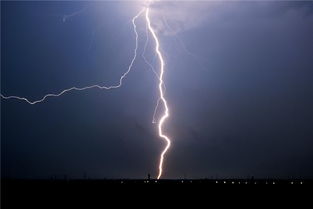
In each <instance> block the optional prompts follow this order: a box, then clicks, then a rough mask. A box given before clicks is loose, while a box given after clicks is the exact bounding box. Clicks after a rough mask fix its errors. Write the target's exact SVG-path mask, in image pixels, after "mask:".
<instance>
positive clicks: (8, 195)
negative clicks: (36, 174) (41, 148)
mask: <svg viewBox="0 0 313 209" xmlns="http://www.w3.org/2000/svg"><path fill="white" fill-rule="evenodd" d="M312 184H313V181H312V180H301V179H293V180H291V179H289V180H287V179H285V180H278V179H177V180H172V179H168V180H166V179H164V180H155V179H150V180H148V179H133V180H129V179H112V180H92V179H85V180H74V179H63V180H61V179H50V180H21V179H2V181H1V206H2V207H1V208H21V206H22V208H34V207H36V208H37V207H39V208H48V207H49V208H50V207H52V206H53V208H63V207H64V206H65V205H63V203H66V204H67V205H69V206H70V208H72V207H73V205H72V204H73V203H75V204H80V201H83V202H85V203H86V202H87V203H88V204H89V202H93V201H94V200H101V202H102V203H106V202H107V201H112V200H114V201H115V200H116V199H117V202H116V203H123V200H124V199H125V197H128V198H129V197H133V196H134V197H135V200H136V199H137V200H139V201H141V200H143V199H145V197H147V198H148V199H151V198H153V197H155V198H157V197H158V196H159V195H160V196H162V197H165V196H167V197H169V196H170V197H172V196H174V195H175V193H176V194H191V195H192V194H199V193H201V194H202V195H203V194H204V195H207V197H210V198H213V197H212V196H211V194H212V193H214V195H216V196H219V197H225V195H226V194H227V193H229V194H231V196H233V197H234V196H235V195H237V194H238V192H234V191H237V189H236V190H228V188H239V187H241V188H243V189H244V190H246V191H248V193H250V195H254V194H255V193H254V191H253V190H250V188H265V189H266V187H268V188H270V191H272V192H273V191H274V195H275V191H277V190H276V189H275V188H278V187H280V185H290V186H289V188H299V187H302V186H305V185H312ZM237 185H239V186H237ZM240 185H243V186H240ZM252 185H253V186H252ZM263 185H264V186H263ZM298 185H299V186H298ZM246 188H249V189H246ZM304 190H305V189H304ZM229 191H231V192H229ZM250 191H251V192H250ZM277 193H278V192H277ZM240 194H241V195H242V193H240ZM264 194H266V195H268V192H266V193H264ZM132 199H133V198H132ZM103 201H104V202H103ZM179 201H184V199H180V200H179ZM61 203H62V207H61V206H60V204H61ZM87 208H90V207H87ZM96 208H98V207H96ZM101 208H103V207H101ZM104 208H105V207H104ZM108 208H112V207H108Z"/></svg>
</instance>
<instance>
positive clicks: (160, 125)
mask: <svg viewBox="0 0 313 209" xmlns="http://www.w3.org/2000/svg"><path fill="white" fill-rule="evenodd" d="M144 12H145V20H146V26H147V28H148V30H149V31H150V33H151V35H152V37H153V39H154V41H155V53H156V54H157V57H158V59H159V62H160V74H159V75H157V73H156V72H155V70H154V68H153V67H152V65H150V64H149V63H148V62H147V60H146V59H145V58H144V56H143V55H142V56H143V58H144V60H145V62H146V63H147V64H148V65H149V66H150V67H151V70H152V71H153V72H154V73H155V74H156V76H157V77H158V80H159V85H158V89H159V94H160V98H159V99H158V102H157V106H156V107H155V111H154V116H153V118H154V117H155V114H156V109H157V108H158V106H159V103H160V102H162V104H163V106H164V113H163V115H162V116H161V118H160V120H159V122H158V133H159V137H160V138H162V139H163V140H165V142H166V146H165V148H164V149H163V151H162V152H161V155H160V159H159V167H158V168H159V173H158V176H157V179H160V178H161V176H162V174H163V164H164V159H165V154H166V153H167V151H168V149H169V148H170V146H171V140H170V138H169V137H168V136H166V135H165V134H164V132H163V125H164V123H165V121H166V119H167V118H168V117H169V108H168V105H167V101H166V99H165V96H164V90H165V89H164V88H165V87H164V81H163V76H164V66H165V63H164V58H163V55H162V53H161V51H160V42H159V38H158V36H157V34H156V32H155V30H154V28H153V27H152V26H151V20H150V8H149V6H148V7H147V8H145V9H143V10H141V11H140V12H139V13H138V14H137V15H136V16H134V17H133V18H132V24H133V30H134V33H135V49H134V56H133V58H132V60H131V63H130V65H129V66H128V69H127V71H126V72H125V73H124V74H123V75H122V76H121V77H120V79H119V83H118V85H112V86H101V85H91V86H86V87H81V88H79V87H71V88H68V89H65V90H63V91H61V92H60V93H57V94H46V95H45V96H43V97H42V98H41V99H39V100H35V101H31V100H29V99H27V98H25V97H19V96H4V95H3V94H0V97H1V98H2V99H16V100H21V101H25V102H27V103H28V104H31V105H34V104H37V103H41V102H43V101H45V100H46V99H47V98H49V97H59V96H62V95H63V94H65V93H67V92H71V91H84V90H88V89H94V88H98V89H106V90H110V89H116V88H119V87H121V86H122V84H123V79H124V78H125V77H126V76H127V75H128V73H129V72H130V71H131V69H132V67H133V64H134V62H135V60H136V58H137V50H138V32H137V25H136V20H137V18H138V17H139V16H141V14H142V13H144ZM146 46H147V42H146V44H145V48H144V50H145V49H146ZM153 121H155V120H154V119H153Z"/></svg>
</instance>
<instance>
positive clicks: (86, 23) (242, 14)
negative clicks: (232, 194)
mask: <svg viewBox="0 0 313 209" xmlns="http://www.w3.org/2000/svg"><path fill="white" fill-rule="evenodd" d="M134 4H135V3H132V2H127V3H125V2H118V3H116V2H102V3H99V2H98V3H96V2H93V3H91V2H1V93H3V94H5V95H19V96H25V97H29V98H31V99H33V100H34V99H38V98H40V97H42V96H43V95H45V94H46V93H51V92H59V91H61V90H62V89H65V88H69V87H72V86H80V87H82V86H87V85H91V84H107V85H111V84H115V83H116V82H117V81H118V79H119V76H120V75H121V74H122V73H123V72H124V71H126V68H127V66H128V64H129V62H130V60H131V57H132V51H133V47H134V34H133V31H132V25H131V18H132V16H134V15H135V14H136V12H138V7H136V6H134ZM179 4H180V3H176V4H175V3H162V4H161V3H159V5H155V6H154V9H153V10H154V11H155V12H154V16H153V19H152V21H155V24H156V25H158V21H159V22H160V20H161V16H162V15H163V16H165V17H166V18H168V23H169V24H170V25H171V26H173V31H169V29H167V30H168V31H166V30H165V29H164V28H162V24H161V25H158V26H156V27H157V28H159V27H160V28H159V36H160V38H161V45H162V50H163V53H164V54H165V59H166V75H165V83H166V97H167V98H168V102H169V106H170V113H171V117H170V119H169V120H168V122H167V123H166V132H167V134H168V135H169V136H171V138H172V139H173V146H172V148H171V150H170V151H169V153H168V155H167V158H166V162H165V171H164V178H180V177H189V178H203V177H247V176H255V177H274V178H276V177H284V178H285V177H287V178H288V177H304V178H312V177H313V108H312V107H313V41H312V37H313V2H233V3H231V2H220V3H218V2H197V3H186V2H185V3H181V5H179ZM164 8H175V11H182V12H177V13H171V14H169V13H166V12H164V11H167V10H166V9H164ZM180 9H181V10H180ZM198 9H199V10H198ZM75 12H78V13H77V14H76V15H73V16H69V18H68V19H67V20H66V21H65V22H63V20H62V19H63V15H65V14H67V15H70V14H73V13H75ZM175 15H176V16H175ZM186 17H187V18H186ZM161 22H162V21H161ZM138 27H139V33H140V42H139V43H140V47H139V53H141V52H142V50H143V45H144V42H145V30H144V29H145V25H144V21H143V19H140V20H139V21H138ZM181 41H182V42H184V44H185V46H184V45H182V43H181ZM186 48H187V49H188V50H189V51H190V52H191V53H192V55H191V54H190V53H188V52H187V51H186ZM152 49H153V44H152V43H151V42H150V44H149V46H148V50H147V55H146V56H147V57H148V58H149V60H151V61H152V60H153V53H152V52H153V51H152ZM156 100H157V79H156V78H155V77H154V74H153V73H151V72H150V71H149V70H148V67H147V66H146V65H145V63H144V62H143V60H142V59H141V57H138V59H137V60H136V62H135V65H134V68H133V71H132V72H131V73H130V74H129V76H128V77H127V78H126V80H125V82H124V85H123V87H122V88H120V89H116V90H112V91H106V90H88V91H84V92H72V93H70V94H66V95H64V96H62V97H59V98H51V99H49V100H47V101H46V102H44V103H41V104H37V105H29V104H27V103H24V102H19V101H16V100H10V101H3V100H2V101H1V161H2V163H1V167H2V175H3V176H5V177H19V178H49V177H51V176H53V175H56V176H58V177H63V175H67V176H69V177H72V178H81V177H83V176H84V174H87V175H88V176H89V177H91V178H104V177H106V178H121V177H125V178H143V177H145V176H146V175H147V173H151V175H152V176H155V175H156V174H157V164H158V157H159V154H160V152H161V150H162V148H163V147H164V143H162V141H161V140H160V139H159V138H158V137H157V131H156V130H157V129H156V128H157V127H156V125H155V124H152V123H151V121H152V115H153V111H154V106H155V104H156Z"/></svg>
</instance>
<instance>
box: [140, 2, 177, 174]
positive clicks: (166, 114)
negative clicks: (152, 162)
mask: <svg viewBox="0 0 313 209" xmlns="http://www.w3.org/2000/svg"><path fill="white" fill-rule="evenodd" d="M145 13H146V15H145V17H146V22H147V25H148V29H149V31H150V33H151V35H152V37H153V39H154V41H155V52H156V54H157V55H158V58H159V61H160V76H159V93H160V101H162V103H163V106H164V109H165V111H164V113H163V115H162V117H161V119H160V120H159V123H158V130H159V136H160V137H161V138H162V139H163V140H165V142H166V146H165V148H164V150H163V151H162V153H161V155H160V162H159V174H158V177H157V179H160V177H161V176H162V173H163V163H164V157H165V154H166V152H167V151H168V149H169V148H170V146H171V140H170V138H169V137H168V136H166V135H165V134H164V133H163V125H164V122H165V120H166V119H167V118H168V117H169V116H170V115H169V109H168V105H167V101H166V99H165V96H164V91H163V84H164V81H163V76H164V66H165V63H164V59H163V55H162V53H161V51H160V42H159V38H158V36H157V35H156V32H155V30H154V29H153V27H152V26H151V21H150V16H149V14H150V8H149V7H148V8H146V12H145Z"/></svg>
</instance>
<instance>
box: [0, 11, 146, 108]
mask: <svg viewBox="0 0 313 209" xmlns="http://www.w3.org/2000/svg"><path fill="white" fill-rule="evenodd" d="M143 12H144V10H141V11H140V12H139V13H138V14H137V15H136V16H135V17H133V19H132V24H133V29H134V33H135V39H136V43H135V49H134V56H133V58H132V60H131V62H130V64H129V66H128V69H127V71H126V72H125V73H124V74H123V75H122V76H121V77H120V80H119V83H118V85H112V86H101V85H91V86H86V87H81V88H80V87H71V88H68V89H65V90H63V91H61V92H60V93H57V94H46V95H45V96H43V97H42V98H41V99H39V100H35V101H30V100H29V99H27V98H25V97H19V96H4V95H3V94H0V97H1V98H3V99H17V100H22V101H25V102H27V103H28V104H31V105H34V104H37V103H41V102H43V101H45V100H46V99H47V98H49V97H59V96H62V95H63V94H65V93H67V92H70V91H84V90H88V89H94V88H98V89H105V90H110V89H117V88H119V87H121V86H122V84H123V79H124V78H125V77H126V76H127V74H128V73H129V72H130V71H131V69H132V67H133V64H134V62H135V60H136V58H137V49H138V32H137V25H136V19H137V18H138V17H139V16H140V15H141V14H142V13H143Z"/></svg>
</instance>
